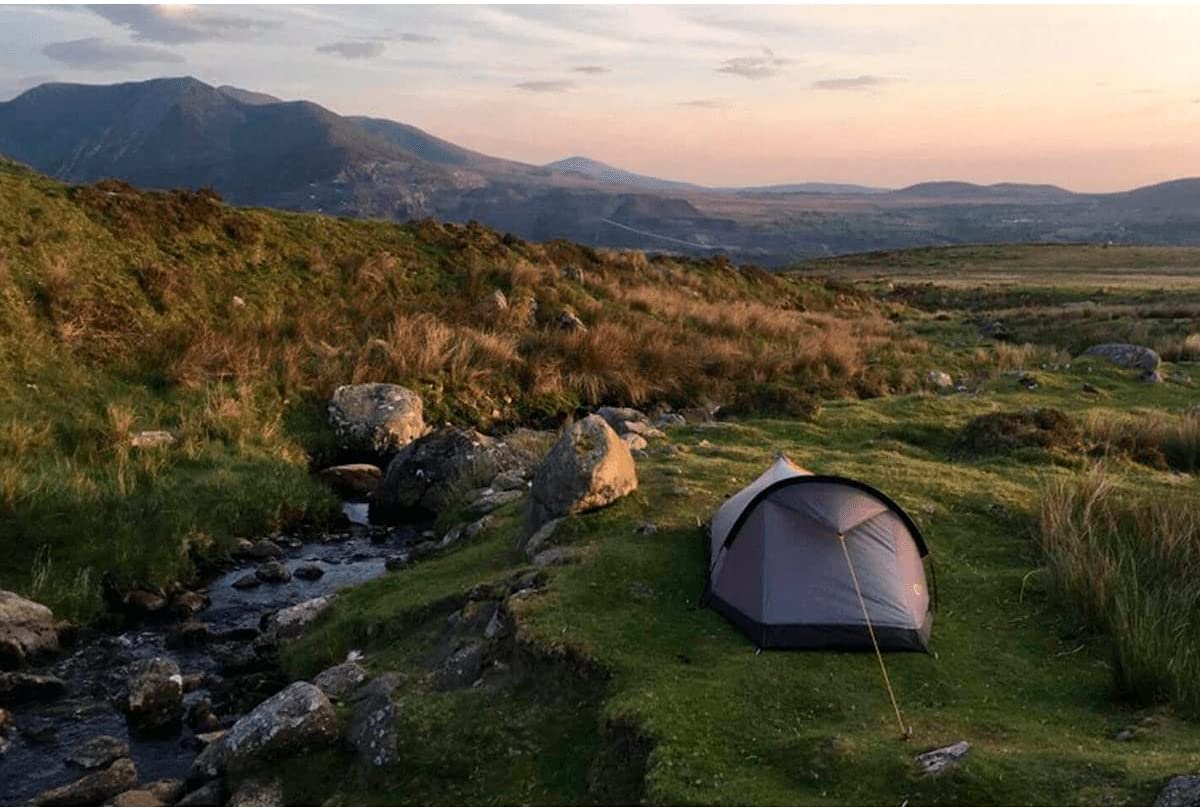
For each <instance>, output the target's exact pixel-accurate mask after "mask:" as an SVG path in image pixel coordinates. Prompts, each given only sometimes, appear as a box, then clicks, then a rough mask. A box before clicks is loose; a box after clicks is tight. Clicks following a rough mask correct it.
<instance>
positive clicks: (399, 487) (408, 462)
mask: <svg viewBox="0 0 1200 810" xmlns="http://www.w3.org/2000/svg"><path fill="white" fill-rule="evenodd" d="M495 445H496V440H495V439H493V438H491V437H490V436H485V435H483V434H482V433H479V432H477V431H474V430H463V429H462V428H456V427H447V428H442V429H441V430H437V431H434V432H433V433H430V434H429V435H427V436H423V437H421V438H420V439H417V440H416V441H414V442H413V443H412V444H410V445H408V446H407V447H405V448H404V449H403V450H401V451H400V452H399V453H397V454H396V457H395V458H393V459H392V462H391V463H390V464H388V468H387V473H386V474H385V475H384V477H383V481H382V482H381V483H380V485H379V486H378V487H377V488H376V489H375V492H374V494H373V495H372V496H371V516H372V518H383V519H388V518H394V517H402V516H404V515H406V514H412V513H421V512H423V513H427V514H437V513H438V512H440V511H441V510H442V509H444V508H446V505H447V504H448V503H449V502H450V497H451V495H452V493H453V490H454V487H455V486H456V485H457V484H458V483H459V481H461V480H462V479H463V478H464V476H466V475H468V474H469V473H472V472H473V471H475V470H476V469H477V468H478V467H480V466H482V465H488V464H490V463H491V462H492V453H493V449H494V447H495Z"/></svg>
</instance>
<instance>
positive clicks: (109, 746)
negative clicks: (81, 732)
mask: <svg viewBox="0 0 1200 810" xmlns="http://www.w3.org/2000/svg"><path fill="white" fill-rule="evenodd" d="M127 756H129V743H127V742H125V741H124V740H118V739H117V738H116V737H109V736H108V735H101V736H99V737H92V738H91V739H90V740H88V741H87V742H85V743H83V744H82V745H80V746H78V747H77V748H76V749H75V750H74V751H72V752H71V753H70V754H68V755H67V762H70V763H72V764H75V765H78V766H79V767H81V768H86V769H87V770H89V771H90V770H92V769H93V768H103V767H104V766H105V765H109V764H111V763H113V762H115V761H116V760H118V759H121V758H122V757H127Z"/></svg>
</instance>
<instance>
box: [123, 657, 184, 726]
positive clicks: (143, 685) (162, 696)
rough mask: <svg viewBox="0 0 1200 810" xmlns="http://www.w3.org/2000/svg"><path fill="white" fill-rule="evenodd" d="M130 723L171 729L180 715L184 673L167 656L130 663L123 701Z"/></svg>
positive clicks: (181, 714) (181, 712)
mask: <svg viewBox="0 0 1200 810" xmlns="http://www.w3.org/2000/svg"><path fill="white" fill-rule="evenodd" d="M125 710H126V714H128V716H129V722H130V724H131V725H133V726H134V727H135V728H138V729H141V730H143V731H157V730H160V729H165V728H170V727H173V726H175V725H177V724H178V723H179V720H180V718H181V717H183V675H182V674H180V672H179V665H178V664H176V663H175V662H174V661H172V660H171V659H170V658H149V659H146V660H144V661H138V662H137V663H136V664H134V665H133V668H132V670H131V673H130V678H129V696H128V698H127V699H126V704H125Z"/></svg>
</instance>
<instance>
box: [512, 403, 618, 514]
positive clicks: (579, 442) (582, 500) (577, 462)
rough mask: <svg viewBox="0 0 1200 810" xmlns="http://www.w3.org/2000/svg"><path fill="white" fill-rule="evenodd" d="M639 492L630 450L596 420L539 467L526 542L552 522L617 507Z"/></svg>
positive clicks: (570, 432) (572, 431)
mask: <svg viewBox="0 0 1200 810" xmlns="http://www.w3.org/2000/svg"><path fill="white" fill-rule="evenodd" d="M635 489H637V469H636V468H635V467H634V463H633V456H632V455H630V453H629V448H628V447H627V446H626V445H625V443H624V442H623V441H621V440H620V439H619V438H618V437H617V434H616V433H614V432H613V429H612V428H611V427H609V425H608V423H607V422H605V421H604V419H603V418H602V417H600V416H597V415H595V414H593V415H591V416H588V417H586V418H584V419H581V420H579V421H578V422H576V423H574V424H573V425H571V426H570V427H569V428H567V429H566V430H565V431H563V434H562V436H561V437H560V438H559V440H558V441H557V442H556V443H555V445H554V447H552V448H551V449H550V452H549V453H548V454H547V455H546V458H545V459H543V460H542V463H541V464H540V465H538V468H537V470H536V471H535V472H534V475H533V487H532V488H531V489H530V493H529V509H528V512H527V516H526V522H525V535H526V537H529V536H532V535H533V534H534V533H535V532H536V531H537V530H538V529H539V528H540V527H541V526H542V525H544V524H545V523H546V522H547V521H550V520H554V519H555V518H561V517H566V516H567V515H572V514H576V513H579V512H586V511H589V510H592V509H599V508H601V507H604V506H607V505H609V504H611V503H612V502H613V501H616V500H617V499H618V498H622V497H624V496H625V495H628V494H629V493H630V492H633V491H634V490H635Z"/></svg>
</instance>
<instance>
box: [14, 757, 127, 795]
mask: <svg viewBox="0 0 1200 810" xmlns="http://www.w3.org/2000/svg"><path fill="white" fill-rule="evenodd" d="M137 781H138V779H137V766H136V765H134V764H133V760H132V759H118V760H117V761H116V762H114V763H113V764H111V765H109V766H108V768H106V769H105V770H103V771H97V772H95V773H89V774H88V775H87V776H85V777H83V778H82V779H78V780H76V781H74V782H72V783H71V784H69V785H63V786H62V787H57V788H54V789H53V790H47V791H45V792H44V793H42V794H40V795H39V796H38V797H37V798H36V799H34V800H33V803H34V804H37V805H42V806H46V805H67V804H70V805H81V804H100V803H101V802H103V801H105V800H106V799H110V798H112V797H113V796H116V795H117V794H118V793H124V792H125V791H127V790H132V789H133V788H134V787H136V786H137Z"/></svg>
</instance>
